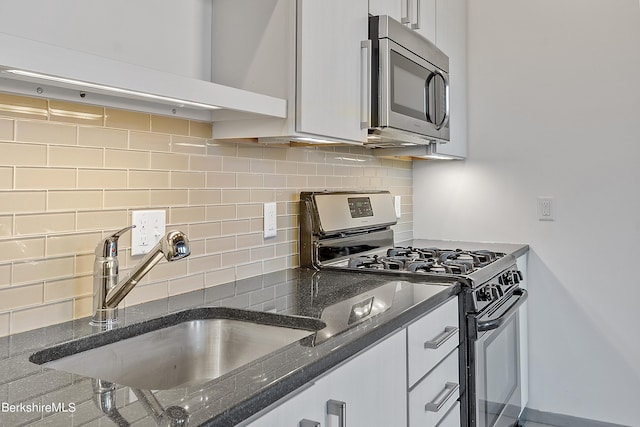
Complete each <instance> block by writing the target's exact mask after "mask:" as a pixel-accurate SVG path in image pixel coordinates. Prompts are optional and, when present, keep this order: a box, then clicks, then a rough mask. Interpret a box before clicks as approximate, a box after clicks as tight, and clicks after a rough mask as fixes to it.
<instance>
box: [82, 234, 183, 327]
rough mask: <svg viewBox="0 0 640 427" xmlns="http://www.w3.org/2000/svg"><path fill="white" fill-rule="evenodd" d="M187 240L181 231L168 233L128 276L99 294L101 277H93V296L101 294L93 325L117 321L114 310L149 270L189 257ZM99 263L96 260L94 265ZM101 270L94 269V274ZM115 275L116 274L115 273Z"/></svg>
mask: <svg viewBox="0 0 640 427" xmlns="http://www.w3.org/2000/svg"><path fill="white" fill-rule="evenodd" d="M190 253H191V251H190V249H189V240H188V239H187V236H186V235H185V234H184V233H182V232H181V231H175V230H174V231H170V232H168V233H167V234H166V235H165V236H164V237H163V238H162V239H160V241H159V242H158V244H156V246H154V247H153V249H151V251H150V252H149V253H148V254H147V255H145V257H144V258H143V259H142V260H141V261H140V262H139V263H138V265H136V266H135V267H134V268H133V270H132V271H131V273H130V274H129V276H127V277H126V278H124V279H122V280H120V281H118V282H117V284H115V285H114V286H112V287H110V288H109V289H107V290H106V292H101V290H102V289H103V288H104V286H103V285H102V283H101V277H99V276H94V288H95V289H94V294H96V293H97V294H103V296H102V297H101V298H99V300H98V301H95V299H94V302H96V305H97V307H95V309H96V310H95V314H94V316H93V320H92V323H93V324H98V325H101V324H110V323H114V322H116V320H117V314H116V313H117V312H116V309H117V307H118V304H120V302H121V301H122V300H123V299H124V298H125V297H126V296H127V295H128V294H129V292H131V290H132V289H133V288H134V287H135V286H136V285H137V284H138V283H139V282H140V280H142V278H143V277H144V276H145V275H146V274H147V273H148V272H149V271H151V269H152V268H153V267H154V266H155V265H156V264H157V263H158V262H160V261H161V260H162V258H165V259H166V260H167V261H176V260H179V259H182V258H185V257H187V256H189V254H190ZM98 262H99V261H98V260H97V259H96V263H98ZM100 271H101V269H98V268H96V272H98V273H99V272H100ZM116 274H117V272H116Z"/></svg>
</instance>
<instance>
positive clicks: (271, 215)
mask: <svg viewBox="0 0 640 427" xmlns="http://www.w3.org/2000/svg"><path fill="white" fill-rule="evenodd" d="M277 209H278V207H277V205H276V202H269V203H265V204H264V237H265V239H266V238H269V237H276V236H277V235H278V211H277Z"/></svg>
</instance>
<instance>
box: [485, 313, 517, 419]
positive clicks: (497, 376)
mask: <svg viewBox="0 0 640 427" xmlns="http://www.w3.org/2000/svg"><path fill="white" fill-rule="evenodd" d="M518 343H519V326H518V316H517V315H515V316H512V317H511V318H510V319H509V320H508V321H507V322H506V323H505V324H504V325H503V326H502V327H501V328H500V329H497V330H494V331H490V332H487V333H485V334H484V335H483V336H482V337H481V338H480V339H479V340H478V341H476V355H477V359H476V363H477V365H476V373H477V388H476V393H477V405H478V407H477V416H478V425H479V426H481V427H507V426H511V425H513V422H514V421H515V419H516V418H517V416H518V415H519V413H520V351H519V345H518Z"/></svg>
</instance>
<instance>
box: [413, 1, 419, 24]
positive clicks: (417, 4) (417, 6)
mask: <svg viewBox="0 0 640 427" xmlns="http://www.w3.org/2000/svg"><path fill="white" fill-rule="evenodd" d="M411 29H412V30H419V29H420V0H416V22H415V23H414V24H411Z"/></svg>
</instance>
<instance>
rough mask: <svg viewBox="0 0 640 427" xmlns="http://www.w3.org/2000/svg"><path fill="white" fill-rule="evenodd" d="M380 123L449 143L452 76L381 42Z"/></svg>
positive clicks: (389, 43)
mask: <svg viewBox="0 0 640 427" xmlns="http://www.w3.org/2000/svg"><path fill="white" fill-rule="evenodd" d="M379 47H380V51H379V73H380V74H379V79H380V80H379V87H378V90H379V93H378V95H379V99H378V101H379V105H378V107H379V108H378V121H377V123H376V122H375V120H374V126H377V127H381V128H385V127H389V128H393V129H397V130H401V131H406V132H410V133H415V134H419V135H423V136H425V137H429V138H434V139H438V140H443V141H448V140H449V114H450V111H449V76H448V74H447V73H446V72H444V71H442V70H440V69H439V68H437V67H436V66H434V65H433V64H431V63H430V62H428V61H426V60H424V59H423V58H421V57H420V56H418V55H415V54H414V53H413V52H411V51H410V50H408V49H405V48H404V47H402V46H400V45H399V44H397V43H395V42H394V41H393V40H390V39H380V44H379Z"/></svg>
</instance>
